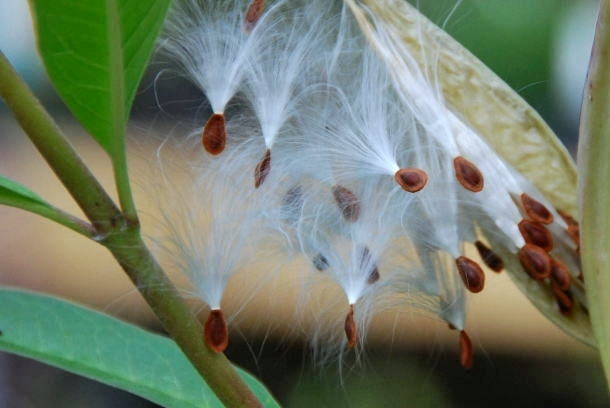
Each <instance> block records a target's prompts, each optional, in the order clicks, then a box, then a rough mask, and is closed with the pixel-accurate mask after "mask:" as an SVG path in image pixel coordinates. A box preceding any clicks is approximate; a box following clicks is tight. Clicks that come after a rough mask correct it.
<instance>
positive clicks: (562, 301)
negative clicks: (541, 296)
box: [551, 281, 574, 316]
mask: <svg viewBox="0 0 610 408" xmlns="http://www.w3.org/2000/svg"><path fill="white" fill-rule="evenodd" d="M551 289H552V290H553V295H555V300H556V301H557V305H558V306H559V311H560V312H561V314H563V315H565V316H568V315H570V314H571V313H572V310H574V299H573V298H572V294H571V293H570V292H569V291H564V290H561V288H560V287H559V285H557V284H556V283H555V282H554V281H552V282H551Z"/></svg>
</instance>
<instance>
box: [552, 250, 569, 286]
mask: <svg viewBox="0 0 610 408" xmlns="http://www.w3.org/2000/svg"><path fill="white" fill-rule="evenodd" d="M551 279H553V282H555V283H556V284H557V287H558V288H559V289H561V290H563V291H566V290H568V289H570V286H571V285H572V277H571V276H570V271H569V269H568V267H567V266H565V265H564V264H563V263H561V262H559V261H558V260H556V259H554V258H551Z"/></svg>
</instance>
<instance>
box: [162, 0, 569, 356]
mask: <svg viewBox="0 0 610 408" xmlns="http://www.w3.org/2000/svg"><path fill="white" fill-rule="evenodd" d="M266 3H267V4H266V9H265V10H264V12H263V14H262V15H261V16H260V18H258V19H257V20H256V21H254V22H253V24H252V23H251V22H250V23H248V24H246V22H245V20H244V18H245V14H246V11H247V9H248V7H249V4H248V2H245V1H241V0H227V1H215V0H182V1H178V2H177V5H176V7H175V8H174V10H173V15H172V17H171V19H170V23H169V26H168V28H167V32H166V36H165V38H164V40H163V41H162V43H161V48H162V49H163V50H164V51H165V52H166V53H167V54H168V55H170V56H171V57H172V59H173V60H175V62H176V63H177V66H178V68H179V69H180V70H181V72H182V74H184V75H185V76H186V77H188V78H190V79H191V80H192V82H193V83H194V84H195V85H196V86H198V87H200V88H201V90H202V91H203V92H204V93H205V95H206V96H207V98H208V100H209V102H210V105H211V107H212V110H213V111H214V112H215V113H223V112H224V111H225V108H226V106H227V104H228V103H229V102H230V101H231V100H232V99H233V98H234V97H236V96H237V95H239V96H240V97H239V102H238V103H235V106H236V109H237V111H238V112H237V113H236V114H235V115H234V116H228V117H227V119H226V121H227V124H226V127H227V129H228V131H227V134H228V136H227V138H228V139H227V148H226V150H224V152H222V154H218V152H214V153H213V154H218V155H217V156H215V157H213V156H211V155H209V154H207V153H206V152H205V150H204V149H203V148H198V149H197V151H196V154H195V157H193V158H189V159H185V158H184V157H176V156H173V155H169V156H166V155H164V154H160V155H159V166H161V167H162V168H163V166H167V165H168V164H169V163H171V164H172V165H173V166H175V165H176V163H180V165H179V166H180V167H181V171H179V172H161V173H162V174H163V177H162V181H163V182H162V183H161V185H162V186H165V188H168V189H169V190H170V191H171V196H172V197H173V199H172V200H171V202H167V203H164V208H163V209H162V210H163V213H164V214H167V215H166V216H164V218H163V220H162V224H163V225H164V227H165V228H164V231H165V232H164V233H163V234H161V235H159V236H158V237H156V241H157V242H158V243H159V245H158V247H159V248H160V250H163V251H164V252H165V254H166V255H167V256H169V257H171V258H172V259H173V260H174V261H175V262H176V264H177V265H178V266H179V268H180V269H181V270H182V271H183V272H184V273H185V274H186V275H187V276H188V277H189V278H190V280H191V281H192V283H193V285H194V287H195V288H196V289H195V291H196V293H197V295H198V296H199V297H200V298H201V299H202V300H203V301H204V302H205V303H206V304H207V305H208V306H209V307H210V308H211V309H214V310H217V309H221V306H222V304H221V303H222V302H221V301H222V296H223V292H224V289H225V287H226V285H227V283H228V281H229V280H230V279H239V274H238V273H237V272H238V271H240V270H246V271H247V269H248V267H251V265H252V263H253V262H254V261H255V260H256V259H257V257H261V256H265V255H264V254H266V253H267V252H266V251H267V250H268V249H269V247H270V246H273V247H274V248H275V249H276V251H279V252H281V253H283V254H284V255H286V256H287V257H289V258H294V257H301V258H303V259H304V260H305V262H304V263H303V265H305V268H307V270H306V271H304V273H303V275H304V276H305V277H306V280H308V279H311V280H319V279H320V277H325V280H324V282H326V283H325V285H336V287H337V288H339V289H340V291H341V293H343V295H342V296H341V297H337V295H336V293H337V292H334V293H335V294H334V295H333V298H332V299H328V302H329V303H328V304H332V305H333V307H334V308H335V309H336V310H339V311H340V313H341V316H345V317H344V318H343V317H342V318H341V321H337V320H336V319H334V320H333V319H332V318H328V319H326V324H328V323H329V322H331V323H332V324H333V325H335V330H334V331H331V333H332V334H330V335H328V336H326V335H324V334H323V332H322V331H321V330H320V331H317V330H314V332H313V333H309V335H310V338H311V340H312V341H313V342H317V341H322V340H323V339H326V340H325V341H329V340H331V341H333V340H332V339H334V342H335V344H341V345H343V346H345V345H348V346H350V347H351V346H354V345H356V344H359V345H361V344H363V342H364V338H365V333H366V325H367V324H368V322H369V321H370V319H371V318H372V316H373V315H374V314H375V313H376V312H378V311H379V310H380V309H382V308H387V307H393V308H403V307H406V306H411V307H416V308H419V309H421V310H422V311H425V312H429V313H430V312H431V313H433V314H436V315H437V316H438V317H439V318H440V319H442V320H444V321H446V322H447V323H448V324H449V325H450V326H451V327H453V328H456V329H458V330H460V332H461V333H462V335H461V336H462V337H460V344H461V345H462V364H463V365H465V366H469V364H470V363H471V357H472V356H471V350H470V349H469V347H470V342H469V340H468V341H467V336H466V334H465V332H464V329H465V325H466V318H465V316H466V311H465V304H466V293H467V291H470V292H473V293H476V292H478V291H480V290H482V289H483V284H484V278H485V276H484V273H483V269H482V268H480V267H479V266H478V263H479V262H481V260H479V259H471V258H467V257H465V256H464V246H465V244H471V243H473V242H474V241H476V240H477V234H476V231H477V229H483V230H484V231H485V234H486V235H487V236H489V237H491V238H490V239H491V241H492V243H493V244H494V248H493V250H494V251H495V252H496V253H497V254H501V255H502V256H503V257H514V256H519V257H520V259H521V260H522V263H523V264H524V268H525V270H526V272H528V273H530V274H531V275H532V276H533V277H535V278H536V279H548V277H549V274H550V267H549V268H547V266H548V265H547V264H549V265H550V263H551V262H552V256H555V255H558V256H560V257H563V259H562V260H561V261H562V262H563V263H565V264H566V265H567V266H568V267H569V269H570V270H572V271H573V273H574V274H575V275H576V274H577V269H578V267H577V262H576V261H574V259H575V258H571V257H567V258H568V259H565V258H566V257H565V256H563V255H560V254H561V253H563V252H565V251H558V250H556V251H550V250H548V251H546V252H545V251H542V252H540V251H538V249H539V248H540V245H542V244H543V242H540V236H538V235H536V236H534V237H533V238H532V236H528V235H527V231H526V233H524V232H523V231H521V230H520V229H519V227H518V225H519V223H520V222H521V221H522V220H523V219H526V218H528V219H529V218H531V219H532V222H535V223H536V225H535V226H534V227H536V228H538V227H540V228H542V229H543V231H550V236H551V237H552V238H555V239H554V241H556V242H555V245H556V248H560V249H562V248H563V249H565V248H568V249H571V250H572V251H574V250H575V249H576V244H575V243H573V242H572V241H571V240H570V239H569V238H568V235H567V234H566V232H565V229H566V227H567V224H566V223H565V222H564V221H563V220H562V218H561V217H560V216H559V215H558V214H557V212H556V211H555V210H554V209H553V208H552V207H551V206H550V204H549V203H548V202H547V201H546V200H545V199H544V197H542V195H541V194H540V193H539V192H537V191H536V190H535V189H534V187H533V186H532V185H531V184H530V183H528V182H527V181H526V180H525V179H524V178H523V177H522V176H521V175H519V174H518V173H516V171H515V170H514V169H512V168H511V167H510V166H509V165H507V164H506V163H504V162H503V161H502V159H501V158H499V157H498V156H497V155H496V154H495V153H494V151H493V150H492V149H491V148H490V147H489V146H488V145H487V144H486V143H485V141H484V140H483V139H481V137H479V136H478V135H477V134H476V133H475V131H473V130H472V129H471V128H470V127H469V126H468V124H467V123H464V122H463V121H461V120H460V118H459V117H458V116H457V115H455V114H454V113H453V112H451V110H450V109H449V108H448V107H447V106H446V105H445V103H444V101H443V99H442V96H441V94H440V92H439V90H438V89H437V86H436V83H435V81H434V75H430V72H427V71H426V72H424V71H422V70H421V69H420V67H419V66H418V64H417V62H416V61H415V60H414V58H413V57H412V56H411V55H410V54H409V50H408V48H406V47H405V46H404V45H402V43H401V42H400V38H399V36H398V34H397V33H394V32H392V30H391V28H388V27H385V26H384V25H383V23H382V22H380V21H377V20H376V19H375V16H374V15H367V16H366V18H367V19H368V21H369V24H370V32H369V33H368V37H369V39H368V41H373V42H374V44H375V49H374V50H373V49H371V48H370V47H369V45H368V42H367V40H365V38H364V37H363V35H362V34H361V33H360V31H359V28H358V25H357V24H356V20H355V18H354V16H353V15H352V13H351V11H350V8H348V7H347V6H345V5H343V4H342V3H341V2H334V1H329V0H310V1H305V0H278V1H271V2H266ZM347 3H351V4H352V5H353V4H355V3H354V2H353V1H348V2H347ZM430 49H432V50H433V49H434V47H431V48H430ZM431 54H433V53H431ZM434 58H435V56H434V55H430V66H431V67H433V65H434V62H433V61H434ZM428 68H430V67H428ZM223 120H224V119H223ZM223 123H224V122H223ZM249 123H255V124H256V127H255V128H252V127H251V126H250V125H248V124H249ZM196 131H197V132H200V129H196ZM223 132H224V129H223ZM204 138H205V136H204ZM204 144H205V141H204ZM176 146H177V147H176ZM176 146H174V148H176V149H178V150H180V149H183V148H185V146H187V145H186V144H177V145H176ZM186 156H188V154H186V155H185V157H186ZM189 157H190V156H189ZM173 178H176V179H173ZM178 178H180V179H178ZM177 186H182V187H180V188H178V187H177ZM523 193H526V194H527V195H528V197H531V198H533V199H534V204H535V205H538V206H534V207H535V208H534V210H537V211H538V213H541V212H544V211H543V210H544V209H546V210H548V211H549V213H550V214H551V215H552V218H553V219H552V220H550V222H547V221H549V220H542V219H540V220H539V219H535V217H536V211H534V212H532V210H531V208H530V211H529V212H528V207H527V203H526V202H525V201H524V198H523V197H522V194H523ZM526 199H527V197H526ZM530 203H531V201H530ZM543 215H544V214H543ZM536 231H538V230H536ZM543 235H544V234H543ZM544 237H546V235H545V236H544ZM544 237H543V238H544ZM526 243H527V244H528V245H533V246H535V247H536V248H534V249H532V247H529V246H527V245H526ZM532 251H533V252H532ZM549 251H550V254H549V253H548V252H549ZM485 261H486V262H487V263H488V264H489V263H492V262H491V261H490V260H489V259H486V260H485ZM532 261H540V262H538V263H536V262H534V263H532ZM528 262H529V263H528ZM491 267H492V268H494V267H495V268H496V269H501V265H500V266H498V264H497V263H496V264H494V265H491ZM280 269H281V268H280ZM547 269H548V270H547ZM279 273H282V271H281V270H280V272H279ZM524 273H525V272H524ZM303 287H304V288H306V291H307V292H308V295H311V293H309V292H310V291H311V290H313V289H315V288H316V287H317V286H316V285H309V284H307V283H306V282H305V283H304V284H303ZM566 293H567V292H566ZM313 297H314V298H315V297H316V295H315V294H314V295H313ZM296 302H297V300H296V299H295V303H296ZM352 311H353V313H352ZM564 311H565V310H564ZM317 320H318V321H320V322H321V323H322V325H324V320H325V314H324V313H323V312H321V314H320V316H318V319H317ZM208 323H209V322H208ZM214 324H215V323H214V322H212V323H209V325H208V324H206V330H216V329H213V326H214ZM211 327H212V328H211ZM343 332H345V334H343ZM337 333H341V336H337ZM208 334H209V333H207V334H206V336H207V335H208ZM216 334H218V333H216ZM464 336H466V339H464ZM207 338H208V337H206V339H207ZM339 338H340V339H341V340H340V341H337V340H338V339H339Z"/></svg>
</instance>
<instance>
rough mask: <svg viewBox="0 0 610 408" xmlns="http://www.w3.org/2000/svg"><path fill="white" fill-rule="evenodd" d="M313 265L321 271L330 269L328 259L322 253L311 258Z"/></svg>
mask: <svg viewBox="0 0 610 408" xmlns="http://www.w3.org/2000/svg"><path fill="white" fill-rule="evenodd" d="M311 262H312V263H313V266H314V267H315V268H316V269H317V270H318V271H320V272H323V271H325V270H327V269H328V259H326V257H325V256H324V255H322V254H318V255H316V256H314V257H313V259H312V260H311Z"/></svg>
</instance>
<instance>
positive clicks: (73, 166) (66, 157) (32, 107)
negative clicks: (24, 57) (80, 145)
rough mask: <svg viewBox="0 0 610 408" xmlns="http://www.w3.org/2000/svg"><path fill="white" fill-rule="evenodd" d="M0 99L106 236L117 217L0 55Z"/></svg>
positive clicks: (62, 136)
mask: <svg viewBox="0 0 610 408" xmlns="http://www.w3.org/2000/svg"><path fill="white" fill-rule="evenodd" d="M0 97H2V99H4V101H5V102H6V104H7V105H8V107H9V108H10V109H11V110H12V111H13V113H14V114H15V117H16V118H17V121H18V122H19V124H20V125H21V127H22V128H23V130H25V132H26V133H27V135H28V136H29V138H30V140H31V141H32V142H33V143H34V145H35V146H36V148H37V149H38V151H39V152H40V154H42V156H43V157H44V158H45V160H46V161H47V163H48V164H49V166H50V167H51V169H53V171H54V172H55V174H56V175H57V177H58V178H59V179H60V180H61V182H62V183H63V184H64V186H65V187H66V189H67V190H68V192H69V193H70V194H71V195H72V197H73V198H74V200H75V201H76V202H77V203H78V205H79V206H80V208H81V209H82V210H83V212H84V213H85V215H86V216H87V218H89V220H91V222H92V223H93V225H94V227H95V229H96V231H98V232H99V233H101V234H105V233H108V232H110V231H111V230H112V229H113V228H114V225H113V224H114V223H115V222H117V220H120V218H121V213H120V212H119V210H118V208H117V207H116V205H115V204H114V202H113V201H112V199H111V198H110V197H109V196H108V194H106V191H104V189H103V188H102V186H101V185H100V184H99V182H98V181H97V180H96V179H95V177H94V176H93V174H91V172H90V171H89V169H88V168H87V166H85V164H84V163H83V162H82V160H81V159H80V157H79V156H78V154H77V153H76V151H75V150H74V148H73V147H72V145H71V144H70V142H69V141H68V139H67V138H66V137H65V136H64V135H63V134H62V132H61V130H60V129H59V127H58V126H57V124H56V123H55V121H54V120H53V118H51V116H50V115H49V114H48V113H47V111H46V110H45V109H44V107H43V106H42V104H41V103H40V101H38V99H37V98H36V97H35V96H34V94H32V92H31V91H30V89H29V88H28V86H27V85H26V83H25V82H24V81H23V80H22V79H21V77H20V76H19V74H17V72H15V70H14V69H13V67H12V66H11V64H10V62H9V61H8V60H7V59H6V57H5V56H4V54H3V53H2V52H0Z"/></svg>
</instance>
